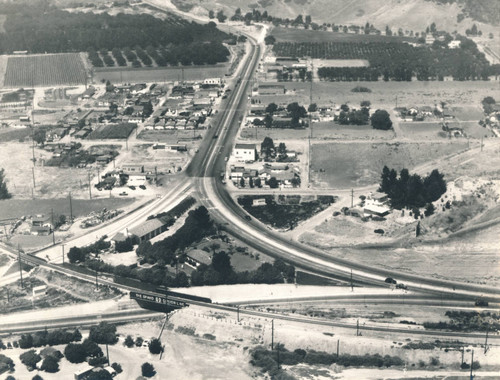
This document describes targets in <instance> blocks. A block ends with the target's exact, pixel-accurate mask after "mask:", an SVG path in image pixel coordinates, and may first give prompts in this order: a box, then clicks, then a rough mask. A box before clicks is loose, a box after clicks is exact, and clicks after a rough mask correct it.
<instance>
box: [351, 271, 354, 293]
mask: <svg viewBox="0 0 500 380" xmlns="http://www.w3.org/2000/svg"><path fill="white" fill-rule="evenodd" d="M353 291H354V282H353V281H352V269H351V292H353Z"/></svg>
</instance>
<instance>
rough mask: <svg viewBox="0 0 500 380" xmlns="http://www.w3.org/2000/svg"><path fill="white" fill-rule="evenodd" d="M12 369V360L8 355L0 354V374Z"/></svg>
mask: <svg viewBox="0 0 500 380" xmlns="http://www.w3.org/2000/svg"><path fill="white" fill-rule="evenodd" d="M12 370H14V361H13V360H12V359H11V358H9V357H7V356H5V355H2V354H0V374H2V373H4V372H6V371H12Z"/></svg>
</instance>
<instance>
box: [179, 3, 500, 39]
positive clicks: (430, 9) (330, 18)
mask: <svg viewBox="0 0 500 380" xmlns="http://www.w3.org/2000/svg"><path fill="white" fill-rule="evenodd" d="M171 2H172V3H173V4H174V5H176V6H178V7H179V8H180V9H182V10H184V11H186V10H189V11H190V12H192V13H196V14H200V15H201V14H203V15H206V14H207V13H208V11H209V10H214V11H217V10H220V9H222V10H224V13H225V14H226V15H227V16H229V17H231V16H232V15H233V14H234V11H235V10H236V9H237V8H241V11H242V13H243V14H244V13H246V12H248V11H250V10H252V9H259V10H260V11H264V10H267V12H268V13H269V14H270V15H272V16H278V17H282V18H291V19H293V18H295V17H296V16H297V15H299V14H302V15H310V16H311V17H312V20H313V22H316V23H319V24H322V23H324V22H325V23H335V24H356V25H364V24H365V23H366V22H369V23H371V24H373V25H375V27H377V28H379V29H383V28H385V26H386V25H389V26H390V27H391V28H396V29H397V28H403V29H404V30H406V29H407V30H413V31H415V32H417V31H423V30H425V28H426V27H427V26H428V25H430V24H431V23H433V22H435V23H436V26H437V28H438V29H439V30H446V31H449V32H452V31H454V30H457V31H459V32H462V33H463V32H464V31H465V29H467V28H470V27H471V26H472V24H473V22H474V21H480V22H483V23H489V24H492V25H499V22H500V20H499V19H500V1H499V0H171Z"/></svg>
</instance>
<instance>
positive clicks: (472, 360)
mask: <svg viewBox="0 0 500 380" xmlns="http://www.w3.org/2000/svg"><path fill="white" fill-rule="evenodd" d="M473 366H474V350H472V357H471V359H470V380H474V375H473V374H472V367H473Z"/></svg>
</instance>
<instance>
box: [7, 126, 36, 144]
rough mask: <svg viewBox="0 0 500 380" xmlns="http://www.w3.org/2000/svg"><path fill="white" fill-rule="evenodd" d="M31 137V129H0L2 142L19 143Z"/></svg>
mask: <svg viewBox="0 0 500 380" xmlns="http://www.w3.org/2000/svg"><path fill="white" fill-rule="evenodd" d="M29 136H31V129H30V128H20V129H17V128H16V129H11V128H8V129H0V142H8V141H19V140H23V139H25V138H26V137H29Z"/></svg>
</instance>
